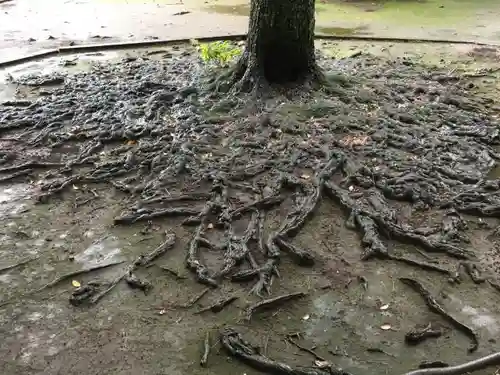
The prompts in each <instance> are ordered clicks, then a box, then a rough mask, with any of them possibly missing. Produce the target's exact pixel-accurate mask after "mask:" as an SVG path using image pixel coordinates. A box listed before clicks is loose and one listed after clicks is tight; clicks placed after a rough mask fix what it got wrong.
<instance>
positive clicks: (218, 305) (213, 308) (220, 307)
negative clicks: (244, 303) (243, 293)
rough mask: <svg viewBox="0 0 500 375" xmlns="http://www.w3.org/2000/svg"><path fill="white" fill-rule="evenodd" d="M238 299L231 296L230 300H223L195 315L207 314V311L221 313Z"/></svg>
mask: <svg viewBox="0 0 500 375" xmlns="http://www.w3.org/2000/svg"><path fill="white" fill-rule="evenodd" d="M237 299H238V297H236V296H231V297H229V298H224V299H221V300H219V301H217V302H215V303H214V304H212V305H210V306H207V307H204V308H202V309H200V310H198V311H196V312H195V314H202V313H204V312H207V311H211V312H213V313H218V312H221V311H222V310H223V309H224V308H225V307H226V306H228V305H230V304H232V303H233V302H234V301H236V300H237Z"/></svg>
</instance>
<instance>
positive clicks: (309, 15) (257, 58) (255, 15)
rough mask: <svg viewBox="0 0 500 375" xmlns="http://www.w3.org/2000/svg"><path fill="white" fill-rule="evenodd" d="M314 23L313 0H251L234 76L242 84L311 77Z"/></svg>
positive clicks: (313, 65) (315, 70) (280, 82)
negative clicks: (241, 50) (245, 44)
mask: <svg viewBox="0 0 500 375" xmlns="http://www.w3.org/2000/svg"><path fill="white" fill-rule="evenodd" d="M314 24H315V20H314V0H252V5H251V10H250V23H249V31H248V37H247V46H246V50H245V53H244V54H243V56H242V57H241V58H240V61H239V63H238V64H237V68H236V77H235V78H236V79H237V80H240V83H241V84H242V85H245V84H249V83H251V84H256V83H258V81H259V80H261V79H265V80H266V81H267V82H270V83H279V84H282V83H287V82H297V81H301V80H305V79H307V78H309V77H314V75H315V73H316V72H317V71H318V69H317V67H316V61H315V56H314ZM249 81H250V82H249ZM256 81H257V82H256Z"/></svg>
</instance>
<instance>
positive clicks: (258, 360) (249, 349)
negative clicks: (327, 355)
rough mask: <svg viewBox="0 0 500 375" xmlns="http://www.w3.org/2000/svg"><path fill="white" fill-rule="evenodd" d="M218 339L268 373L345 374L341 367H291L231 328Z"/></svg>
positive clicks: (226, 347)
mask: <svg viewBox="0 0 500 375" xmlns="http://www.w3.org/2000/svg"><path fill="white" fill-rule="evenodd" d="M220 340H221V343H222V347H223V348H224V349H225V350H226V351H227V353H228V354H229V355H231V356H233V357H236V358H237V359H239V360H240V361H242V362H244V363H246V364H247V365H249V366H251V367H253V368H255V369H256V370H259V371H263V372H266V373H268V374H278V375H346V374H347V373H346V372H344V371H342V370H341V369H333V368H330V369H327V370H324V369H320V368H314V367H291V366H289V365H287V364H285V363H281V362H277V361H274V360H272V359H270V358H268V357H266V356H265V355H263V354H261V353H260V351H259V350H258V349H257V348H255V346H253V345H251V344H249V343H247V342H246V341H244V339H243V338H242V337H241V335H240V334H239V333H237V332H236V331H235V330H234V329H232V328H226V329H225V330H223V331H222V332H221V336H220Z"/></svg>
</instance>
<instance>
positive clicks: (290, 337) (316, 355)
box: [286, 334, 325, 361]
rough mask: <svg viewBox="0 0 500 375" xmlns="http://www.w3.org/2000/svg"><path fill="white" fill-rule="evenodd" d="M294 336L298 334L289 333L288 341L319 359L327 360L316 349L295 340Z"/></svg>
mask: <svg viewBox="0 0 500 375" xmlns="http://www.w3.org/2000/svg"><path fill="white" fill-rule="evenodd" d="M292 336H297V334H292V335H288V336H287V338H286V339H287V340H288V342H290V343H291V344H292V345H294V346H296V347H297V348H299V350H302V351H303V352H306V353H309V354H311V355H312V356H313V357H314V358H315V359H317V360H319V361H325V358H323V357H322V356H320V355H319V354H317V353H316V352H315V351H314V350H312V349H309V348H306V347H304V346H302V345H300V344H299V343H298V342H296V341H295V340H293V339H292Z"/></svg>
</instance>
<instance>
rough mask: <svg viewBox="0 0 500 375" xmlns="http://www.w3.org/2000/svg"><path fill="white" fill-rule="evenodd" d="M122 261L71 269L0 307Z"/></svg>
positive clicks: (2, 303)
mask: <svg viewBox="0 0 500 375" xmlns="http://www.w3.org/2000/svg"><path fill="white" fill-rule="evenodd" d="M122 263H123V261H120V262H112V263H107V264H100V265H97V266H94V267H89V268H84V269H81V270H78V271H73V272H70V273H67V274H64V275H62V276H59V277H57V278H55V279H54V280H52V281H51V282H49V283H47V284H45V285H44V286H42V287H41V288H38V289H35V290H32V291H29V292H26V293H23V294H21V295H20V296H18V297H15V298H13V299H10V300H6V301H3V302H0V307H1V306H5V305H7V304H10V303H12V302H14V301H17V300H19V299H21V298H24V297H29V296H32V295H33V294H39V293H40V292H42V291H44V290H46V289H49V288H52V287H54V286H56V285H57V284H59V283H61V282H63V281H66V280H69V279H72V278H74V277H76V276H80V275H84V274H87V273H90V272H93V271H97V270H101V269H105V268H108V267H111V266H116V265H118V264H122Z"/></svg>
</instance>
